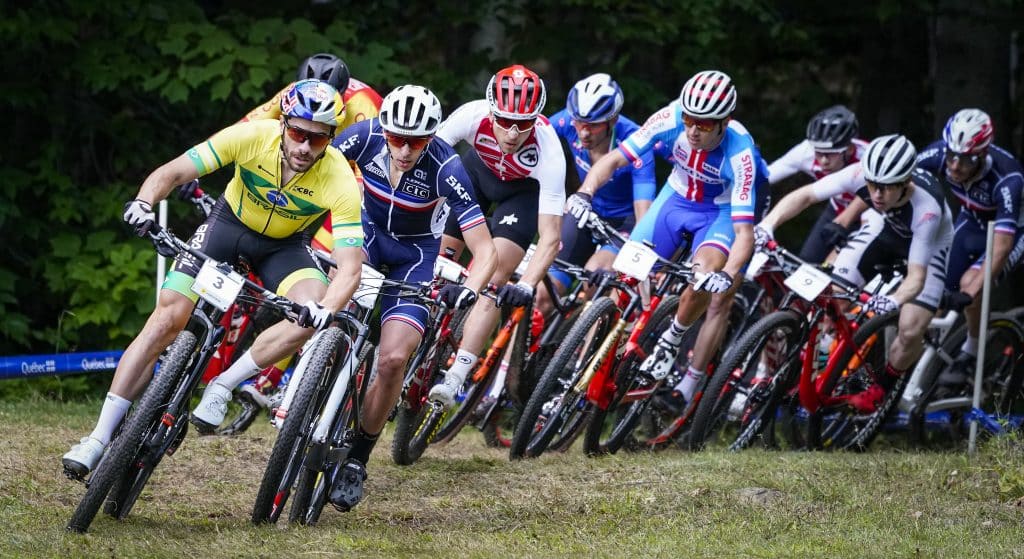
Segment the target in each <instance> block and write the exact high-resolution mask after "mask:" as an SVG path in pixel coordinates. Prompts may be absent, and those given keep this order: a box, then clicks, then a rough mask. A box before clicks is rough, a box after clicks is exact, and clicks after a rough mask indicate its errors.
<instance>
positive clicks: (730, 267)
mask: <svg viewBox="0 0 1024 559" xmlns="http://www.w3.org/2000/svg"><path fill="white" fill-rule="evenodd" d="M753 254H754V232H753V227H751V226H750V225H747V226H745V227H737V228H736V238H735V240H733V242H732V248H731V249H730V250H729V258H728V260H726V262H725V267H724V268H722V271H724V272H725V273H727V274H729V276H731V277H733V278H735V277H737V276H739V273H740V270H742V269H743V266H744V265H746V263H747V262H748V261H750V257H751V256H752V255H753Z"/></svg>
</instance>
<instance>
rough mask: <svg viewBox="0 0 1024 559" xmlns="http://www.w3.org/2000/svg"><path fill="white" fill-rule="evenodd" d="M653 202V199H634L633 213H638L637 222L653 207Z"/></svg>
mask: <svg viewBox="0 0 1024 559" xmlns="http://www.w3.org/2000/svg"><path fill="white" fill-rule="evenodd" d="M651 204H653V202H652V201H651V200H633V214H634V215H636V221H637V223H639V222H640V220H641V219H643V217H644V214H645V213H647V210H649V209H651Z"/></svg>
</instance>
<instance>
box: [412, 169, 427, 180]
mask: <svg viewBox="0 0 1024 559" xmlns="http://www.w3.org/2000/svg"><path fill="white" fill-rule="evenodd" d="M412 176H414V177H416V178H418V179H420V180H421V181H425V180H427V172H426V171H424V170H423V169H415V170H413V172H412Z"/></svg>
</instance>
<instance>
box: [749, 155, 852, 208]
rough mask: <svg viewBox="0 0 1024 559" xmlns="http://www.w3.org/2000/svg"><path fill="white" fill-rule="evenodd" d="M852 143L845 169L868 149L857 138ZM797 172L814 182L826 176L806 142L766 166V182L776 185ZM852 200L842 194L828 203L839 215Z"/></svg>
mask: <svg viewBox="0 0 1024 559" xmlns="http://www.w3.org/2000/svg"><path fill="white" fill-rule="evenodd" d="M852 143H853V145H854V146H855V149H854V152H853V155H852V156H851V157H850V159H849V160H848V161H847V162H846V166H847V167H849V166H850V165H852V164H854V163H856V162H858V161H860V158H861V157H863V156H864V150H866V149H867V147H868V143H867V142H865V141H864V140H861V139H858V138H854V139H853V140H852ZM798 172H799V173H804V174H805V175H808V176H810V177H812V178H813V179H814V180H820V179H822V178H824V177H825V176H826V175H828V173H826V172H825V171H824V170H823V169H822V168H821V165H819V164H818V158H817V157H815V156H814V146H812V145H811V142H809V141H807V140H804V141H802V142H800V143H799V144H797V145H795V146H793V148H792V149H790V150H789V151H787V152H786V154H785V155H783V156H782V157H780V158H778V159H776V160H775V161H772V162H771V164H770V165H768V182H769V184H776V183H778V182H781V181H783V180H784V179H786V178H789V177H791V176H793V175H795V174H796V173H798ZM853 198H854V196H853V194H845V193H844V194H842V195H839V196H836V197H834V198H832V199H831V200H829V202H830V203H831V204H832V208H833V209H834V210H836V213H840V212H842V211H843V210H844V209H845V208H846V206H847V205H849V203H850V202H852V201H853Z"/></svg>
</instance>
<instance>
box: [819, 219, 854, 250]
mask: <svg viewBox="0 0 1024 559" xmlns="http://www.w3.org/2000/svg"><path fill="white" fill-rule="evenodd" d="M849 234H850V232H849V231H847V230H846V228H845V227H843V226H842V225H839V224H838V223H836V222H834V221H830V222H828V223H826V224H825V226H824V227H822V229H821V240H822V241H824V242H825V245H826V246H829V247H836V248H838V247H841V246H844V245H846V237H847V236H848V235H849Z"/></svg>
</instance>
